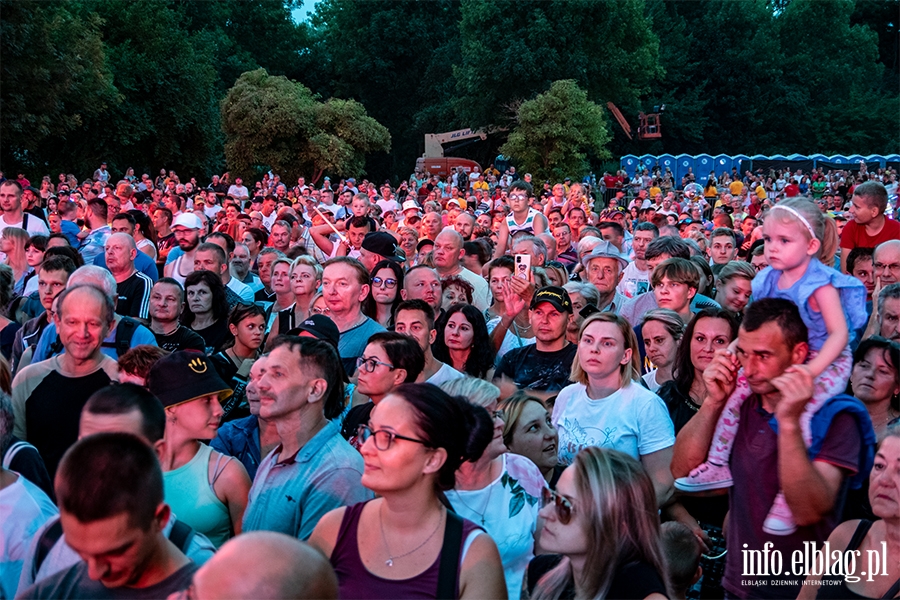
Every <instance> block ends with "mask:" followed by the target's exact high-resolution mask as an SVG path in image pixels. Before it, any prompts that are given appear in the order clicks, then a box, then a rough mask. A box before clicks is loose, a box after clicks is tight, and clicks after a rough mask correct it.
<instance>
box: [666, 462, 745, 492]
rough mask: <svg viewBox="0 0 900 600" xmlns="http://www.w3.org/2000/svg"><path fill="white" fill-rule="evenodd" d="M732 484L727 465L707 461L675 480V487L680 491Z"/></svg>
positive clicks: (704, 489)
mask: <svg viewBox="0 0 900 600" xmlns="http://www.w3.org/2000/svg"><path fill="white" fill-rule="evenodd" d="M733 484H734V480H733V479H732V478H731V469H729V468H728V465H717V464H715V463H711V462H708V461H707V462H705V463H703V464H702V465H700V466H699V467H697V468H696V469H694V470H693V471H691V474H690V475H688V476H687V477H679V478H678V479H676V480H675V487H676V488H678V489H679V490H681V491H682V492H705V491H707V490H720V489H722V488H729V487H731V486H732V485H733Z"/></svg>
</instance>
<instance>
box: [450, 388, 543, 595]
mask: <svg viewBox="0 0 900 600" xmlns="http://www.w3.org/2000/svg"><path fill="white" fill-rule="evenodd" d="M441 389H443V390H444V391H445V392H447V393H448V394H450V395H451V396H458V397H462V398H467V399H468V400H469V402H471V403H473V404H476V405H478V406H483V407H484V408H485V410H487V411H488V413H489V414H490V415H491V416H492V417H493V419H494V436H493V438H492V439H491V443H490V444H488V447H487V449H485V451H484V453H483V454H482V455H481V457H480V458H478V460H474V461H466V462H464V463H463V464H462V465H460V467H459V470H457V471H456V486H455V487H454V488H453V489H452V490H449V491H448V492H447V500H448V501H449V502H450V504H451V505H452V506H453V510H454V511H456V514H458V515H459V516H461V517H463V518H464V519H468V520H470V521H472V522H473V523H475V524H476V525H481V526H482V527H484V528H485V530H486V531H487V532H488V533H489V534H490V536H491V537H492V538H493V539H494V541H495V542H496V543H497V549H498V550H499V551H500V559H501V561H502V562H503V574H504V576H505V578H506V588H507V593H508V594H509V597H511V598H515V597H516V596H517V595H518V594H519V592H520V591H521V589H522V576H523V575H524V574H525V568H526V567H527V566H528V563H529V561H531V559H532V558H534V548H535V545H536V538H535V536H536V532H537V529H538V510H539V509H540V507H539V506H538V500H539V499H540V497H541V490H542V489H543V488H544V487H545V486H546V485H547V484H546V482H545V481H544V477H543V475H542V474H541V472H540V470H539V469H538V468H537V466H536V465H535V464H534V463H533V462H531V460H529V459H528V458H526V457H524V456H521V455H518V454H509V453H507V448H506V445H505V444H504V442H503V427H504V422H503V413H502V412H501V411H500V410H498V399H499V396H500V390H499V388H497V386H495V385H494V384H492V383H488V382H487V381H484V380H482V379H475V378H473V377H464V378H460V379H453V380H451V381H447V382H445V383H443V384H441Z"/></svg>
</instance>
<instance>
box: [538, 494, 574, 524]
mask: <svg viewBox="0 0 900 600" xmlns="http://www.w3.org/2000/svg"><path fill="white" fill-rule="evenodd" d="M551 503H552V504H554V505H555V506H556V518H557V520H558V521H559V522H560V523H562V524H563V525H568V524H569V522H570V521H571V520H572V513H573V512H575V507H574V506H572V502H571V501H570V500H569V499H568V498H566V497H565V496H563V495H562V494H558V493H556V492H554V491H553V490H551V489H550V488H544V489H543V490H542V491H541V508H544V507H545V506H548V505H549V504H551Z"/></svg>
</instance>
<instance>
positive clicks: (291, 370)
mask: <svg viewBox="0 0 900 600" xmlns="http://www.w3.org/2000/svg"><path fill="white" fill-rule="evenodd" d="M340 365H341V358H340V357H339V356H338V353H337V351H336V350H335V349H334V347H333V346H332V345H331V344H329V343H328V342H324V341H321V340H317V339H310V338H300V337H293V336H287V337H285V338H281V339H280V343H278V344H277V345H276V346H275V348H274V349H272V351H271V352H270V353H269V354H268V355H267V357H266V363H265V366H266V368H265V372H264V373H262V375H261V376H260V378H259V380H258V381H257V382H256V390H257V392H258V395H259V401H260V406H259V416H260V417H261V418H263V419H266V420H267V421H268V422H269V423H271V424H273V425H274V426H275V429H276V430H277V432H278V438H279V440H280V444H279V445H278V446H277V447H276V448H275V450H273V451H272V453H271V454H269V455H268V456H267V457H266V458H265V459H264V460H263V461H262V463H260V465H259V469H258V470H257V472H256V477H255V478H254V479H253V486H252V487H251V488H250V502H249V504H248V506H247V510H246V511H245V512H244V521H243V531H244V532H245V533H246V532H249V531H260V530H265V531H278V532H281V533H285V534H287V535H290V536H292V537H294V538H298V539H301V540H306V539H308V538H309V536H310V535H311V534H312V532H313V529H314V528H315V526H316V524H317V523H318V522H319V519H321V518H322V516H323V515H325V513H327V512H328V511H330V510H333V509H335V508H340V507H341V506H350V505H352V504H356V503H357V502H364V501H366V500H369V499H371V498H372V493H371V492H369V491H368V490H367V489H366V488H364V487H363V486H362V484H361V482H360V479H361V477H362V472H363V459H362V456H360V454H359V452H357V451H356V450H354V449H353V447H352V446H351V445H350V444H349V443H348V442H347V441H346V440H345V439H344V438H343V437H341V433H340V428H339V427H338V426H337V425H336V424H335V423H334V422H332V421H331V420H330V419H335V418H336V417H338V416H340V414H341V411H342V408H343V404H344V383H343V381H342V379H341V377H342V373H343V371H342V369H341V368H340Z"/></svg>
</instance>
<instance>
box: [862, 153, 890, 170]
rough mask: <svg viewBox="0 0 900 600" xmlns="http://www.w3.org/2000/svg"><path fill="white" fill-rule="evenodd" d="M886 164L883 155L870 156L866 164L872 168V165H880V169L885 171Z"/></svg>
mask: <svg viewBox="0 0 900 600" xmlns="http://www.w3.org/2000/svg"><path fill="white" fill-rule="evenodd" d="M885 162H887V161H885V159H884V156H882V155H881V154H870V155H869V156H867V157H866V164H867V165H869V166H870V167H871V166H872V163H878V168H879V169H883V168H884V163H885Z"/></svg>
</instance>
